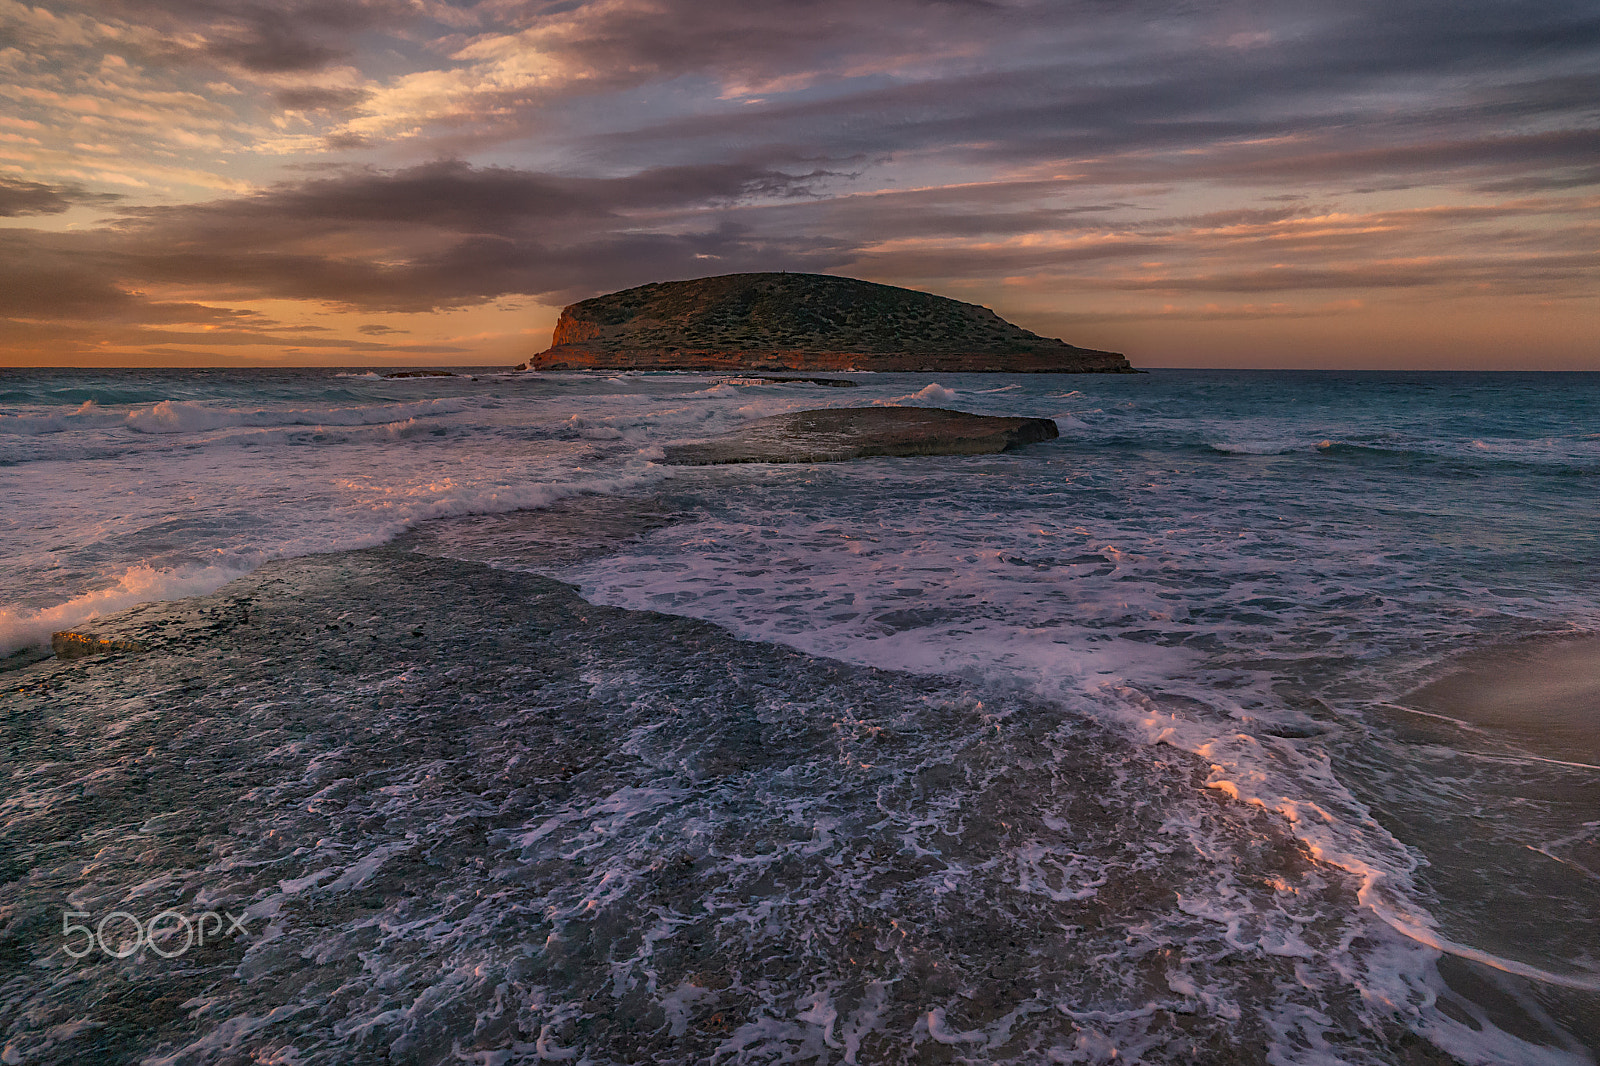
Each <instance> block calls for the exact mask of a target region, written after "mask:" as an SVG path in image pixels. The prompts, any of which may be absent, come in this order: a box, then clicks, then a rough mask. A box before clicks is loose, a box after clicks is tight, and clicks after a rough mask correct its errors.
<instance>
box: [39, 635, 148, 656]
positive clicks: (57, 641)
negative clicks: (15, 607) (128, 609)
mask: <svg viewBox="0 0 1600 1066" xmlns="http://www.w3.org/2000/svg"><path fill="white" fill-rule="evenodd" d="M50 650H51V651H53V652H55V654H56V658H57V659H81V658H83V657H84V656H85V655H108V654H110V653H111V652H135V651H144V650H145V646H144V645H143V644H141V643H139V642H138V641H136V640H114V639H111V638H109V637H97V636H95V635H94V634H93V633H76V632H73V631H72V630H62V631H61V632H59V633H51V634H50Z"/></svg>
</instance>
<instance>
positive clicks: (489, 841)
mask: <svg viewBox="0 0 1600 1066" xmlns="http://www.w3.org/2000/svg"><path fill="white" fill-rule="evenodd" d="M103 626H104V629H105V631H106V632H108V633H115V634H118V635H119V636H120V637H123V638H125V639H130V640H137V641H138V642H139V643H141V644H142V645H144V646H145V647H146V648H147V650H146V652H145V653H144V654H140V655H133V656H121V657H119V656H94V657H88V658H84V659H79V660H76V661H53V662H47V663H40V664H37V665H35V666H32V667H29V668H26V669H25V670H23V671H21V672H19V673H16V674H12V675H10V677H9V678H8V686H7V688H8V690H7V692H5V693H4V694H0V708H3V711H4V713H3V714H0V744H3V745H4V746H5V750H6V751H7V752H8V756H7V765H8V770H9V772H10V773H11V774H12V775H13V779H14V780H16V781H18V782H25V788H26V794H27V797H28V798H27V802H26V803H25V804H21V803H19V804H16V805H14V807H13V808H12V810H11V812H10V814H9V815H8V819H9V820H8V822H7V828H6V832H5V836H4V844H5V849H4V852H3V853H0V873H3V876H0V914H3V915H5V922H4V923H3V925H0V1022H3V1024H4V1026H5V1037H4V1039H5V1041H6V1045H5V1046H6V1047H7V1048H8V1049H11V1051H10V1053H9V1054H10V1055H11V1057H10V1058H8V1061H13V1060H16V1061H39V1062H68V1061H77V1062H87V1061H94V1062H98V1063H104V1064H107V1066H121V1064H131V1063H135V1062H141V1061H163V1062H172V1063H193V1064H199V1063H213V1064H220V1063H234V1062H244V1061H266V1060H272V1061H290V1059H291V1058H292V1061H295V1062H299V1063H302V1064H305V1066H332V1064H335V1063H347V1062H373V1063H376V1062H411V1063H435V1062H444V1061H455V1060H456V1059H457V1058H459V1057H460V1056H462V1055H466V1056H468V1057H476V1058H481V1059H482V1060H483V1061H493V1062H502V1061H521V1060H523V1059H528V1060H532V1059H535V1058H538V1059H573V1060H579V1059H587V1060H588V1061H594V1062H642V1061H650V1062H656V1063H662V1064H678V1063H684V1064H687V1063H702V1062H708V1061H722V1060H724V1059H726V1060H727V1061H744V1060H745V1059H760V1060H762V1061H767V1060H769V1059H773V1058H777V1057H780V1056H786V1057H789V1058H801V1057H806V1055H803V1054H802V1053H803V1052H806V1049H808V1048H809V1049H810V1052H808V1053H806V1054H808V1055H809V1056H810V1057H819V1056H821V1055H823V1054H824V1052H823V1051H822V1049H823V1048H824V1047H825V1046H826V1042H827V1041H828V1040H830V1039H831V1040H833V1041H834V1042H835V1043H840V1042H844V1043H848V1045H849V1046H850V1047H852V1048H854V1049H856V1051H857V1052H858V1054H859V1057H860V1060H861V1061H874V1062H879V1061H881V1062H909V1061H926V1060H927V1055H928V1053H929V1052H930V1050H933V1051H942V1050H945V1048H946V1045H948V1044H950V1042H951V1040H952V1039H955V1038H959V1040H961V1041H965V1042H967V1043H968V1044H969V1045H971V1046H972V1047H975V1048H976V1047H981V1048H982V1049H983V1051H984V1054H983V1058H984V1060H985V1061H993V1062H1033V1061H1044V1059H1045V1058H1046V1057H1047V1054H1048V1053H1052V1049H1056V1050H1059V1049H1066V1050H1068V1051H1070V1050H1071V1049H1075V1048H1076V1049H1080V1050H1081V1049H1084V1048H1088V1049H1090V1050H1095V1049H1102V1050H1104V1049H1110V1048H1113V1047H1119V1046H1120V1047H1128V1046H1132V1047H1136V1048H1139V1049H1140V1053H1141V1055H1142V1056H1143V1057H1144V1059H1145V1060H1146V1061H1150V1062H1171V1063H1178V1062H1185V1063H1190V1062H1222V1061H1228V1062H1234V1063H1260V1062H1264V1061H1265V1060H1264V1054H1265V1049H1266V1047H1267V1045H1268V1043H1269V1038H1270V1035H1271V1033H1272V1031H1273V1030H1272V1026H1273V1025H1274V1024H1275V1019H1276V1018H1277V1016H1278V1015H1277V1012H1278V1011H1279V1010H1280V1009H1281V1008H1282V1007H1283V1004H1282V1002H1281V997H1283V996H1291V997H1293V998H1294V999H1295V1000H1296V1001H1297V1002H1298V1001H1299V1000H1304V1007H1303V1009H1306V1010H1311V1009H1316V1010H1319V1011H1323V1012H1325V1015H1326V1018H1328V1019H1332V1020H1325V1021H1324V1022H1323V1023H1322V1025H1323V1026H1331V1027H1335V1028H1339V1029H1341V1031H1342V1033H1343V1038H1344V1039H1347V1040H1352V1041H1355V1040H1359V1041H1360V1042H1361V1044H1362V1045H1363V1046H1365V1047H1369V1048H1372V1047H1376V1048H1380V1049H1387V1052H1388V1054H1389V1055H1401V1054H1406V1053H1411V1052H1416V1053H1418V1054H1419V1055H1420V1057H1415V1059H1414V1061H1427V1062H1444V1061H1446V1060H1445V1059H1444V1058H1443V1057H1440V1056H1437V1055H1434V1054H1432V1049H1429V1048H1426V1046H1425V1045H1421V1042H1420V1041H1418V1040H1417V1038H1415V1037H1413V1036H1411V1035H1410V1034H1409V1033H1407V1032H1406V1031H1405V1030H1404V1029H1403V1028H1402V1027H1400V1026H1398V1025H1390V1026H1382V1027H1379V1028H1378V1029H1375V1030H1374V1029H1371V1028H1368V1027H1367V1026H1366V1025H1365V1024H1364V1023H1363V1022H1362V1021H1361V1018H1360V1014H1359V1008H1360V1005H1361V1003H1362V1000H1361V998H1360V994H1359V992H1358V990H1357V989H1356V988H1355V987H1354V986H1353V985H1349V984H1345V983H1344V982H1342V981H1341V980H1339V979H1337V978H1334V977H1330V978H1328V979H1326V980H1323V979H1321V978H1319V979H1318V980H1317V981H1316V982H1315V983H1316V984H1317V985H1318V986H1319V988H1318V990H1317V991H1316V992H1314V993H1313V992H1312V991H1310V990H1309V989H1308V988H1307V987H1306V985H1307V983H1308V982H1307V979H1306V978H1305V976H1304V974H1300V976H1299V977H1297V973H1300V971H1299V970H1297V966H1299V965H1300V962H1299V960H1298V959H1295V958H1290V957H1284V956H1283V955H1282V954H1281V953H1278V954H1274V952H1273V949H1272V945H1271V944H1267V945H1265V946H1257V945H1256V944H1255V942H1254V940H1250V941H1246V942H1239V941H1236V940H1230V939H1229V935H1230V934H1229V932H1228V927H1226V926H1225V925H1222V924H1215V923H1197V922H1196V919H1195V918H1194V917H1193V916H1192V914H1190V913H1189V911H1188V910H1186V908H1190V909H1192V906H1193V904H1192V902H1191V901H1193V900H1195V899H1205V898H1209V896H1210V895H1211V894H1213V893H1214V891H1215V886H1214V884H1213V882H1214V879H1215V878H1216V877H1217V869H1216V867H1215V865H1214V863H1215V859H1214V858H1213V857H1212V856H1210V855H1209V854H1202V853H1200V852H1197V851H1195V850H1194V849H1183V848H1176V847H1175V845H1174V837H1173V836H1172V832H1173V830H1172V826H1173V825H1174V824H1175V820H1180V819H1181V820H1184V824H1192V825H1194V826H1195V827H1196V829H1195V831H1196V832H1203V833H1205V834H1206V835H1207V838H1208V839H1210V840H1212V841H1213V845H1212V846H1213V847H1214V848H1225V849H1232V848H1235V847H1236V848H1237V849H1239V850H1238V851H1237V855H1236V859H1235V860H1234V861H1236V862H1237V863H1238V866H1237V867H1230V868H1232V869H1236V870H1237V872H1238V878H1237V880H1236V881H1230V883H1232V884H1233V885H1234V887H1233V888H1232V889H1230V891H1231V892H1232V893H1233V895H1232V896H1231V897H1230V901H1231V904H1232V905H1236V906H1239V907H1248V908H1251V909H1253V911H1254V912H1256V913H1261V914H1270V913H1274V910H1273V909H1274V908H1277V907H1280V906H1282V905H1283V904H1282V900H1284V899H1291V900H1294V901H1297V902H1298V901H1300V900H1301V899H1304V900H1305V907H1306V910H1307V913H1308V914H1316V913H1318V912H1338V913H1344V912H1346V911H1348V910H1349V909H1350V908H1351V907H1353V906H1354V903H1353V900H1354V893H1355V891H1356V889H1357V887H1358V886H1357V884H1356V882H1355V880H1354V879H1353V878H1350V877H1347V876H1345V875H1344V874H1343V873H1342V872H1341V871H1338V870H1337V869H1334V868H1331V867H1327V866H1323V865H1322V864H1319V863H1316V862H1315V861H1313V860H1312V859H1311V858H1310V857H1309V856H1308V855H1306V853H1305V851H1304V849H1303V848H1302V847H1301V846H1300V845H1299V844H1297V843H1296V842H1295V841H1294V840H1293V838H1292V837H1291V836H1290V835H1289V834H1288V833H1287V832H1286V831H1285V830H1284V828H1283V827H1282V825H1281V824H1280V823H1279V821H1278V820H1277V819H1275V818H1274V817H1273V816H1272V815H1270V814H1269V813H1267V812H1264V811H1261V810H1258V809H1255V808H1252V807H1250V806H1248V805H1245V804H1240V803H1229V802H1222V801H1218V800H1216V799H1212V798H1209V797H1206V796H1203V795H1201V790H1200V789H1199V782H1200V781H1202V780H1203V778H1204V775H1205V771H1206V767H1205V765H1204V763H1203V762H1202V761H1201V760H1198V759H1195V758H1193V757H1191V756H1188V755H1185V754H1183V753H1181V752H1178V751H1175V750H1174V749H1171V748H1164V747H1161V746H1148V747H1147V746H1139V745H1135V744H1133V743H1132V742H1130V741H1128V740H1125V739H1122V738H1120V737H1119V736H1118V735H1116V734H1114V733H1113V732H1111V731H1108V730H1106V729H1105V728H1103V727H1101V726H1098V725H1096V724H1095V723H1093V722H1091V721H1089V720H1087V719H1085V718H1082V717H1080V716H1077V715H1075V714H1072V713H1069V712H1066V711H1064V710H1062V709H1061V708H1058V707H1051V706H1048V705H1042V704H1038V703H1030V702H1027V701H1026V700H1023V699H1020V698H1017V697H1014V696H1007V695H1003V694H1002V695H997V694H993V693H975V692H972V691H969V690H968V688H967V687H966V686H965V684H964V683H963V682H961V681H960V680H957V679H951V678H941V677H917V676H912V675H906V674H898V673H893V672H888V671H881V670H873V669H868V668H864V667H853V666H848V665H844V664H841V663H837V662H830V661H827V660H819V659H814V658H811V657H808V656H806V655H803V654H801V653H799V652H796V651H793V650H790V649H787V648H783V647H779V646H773V645H768V644H760V643H755V642H750V641H741V640H736V639H734V638H733V637H732V636H730V635H729V634H728V633H726V632H725V631H723V630H721V629H718V628H717V627H715V626H712V625H709V624H706V623H703V622H698V621H694V620H691V619H687V618H681V617H673V616H669V615H662V614H655V613H650V612H638V611H626V610H620V609H616V608H610V607H603V606H597V605H594V604H590V603H586V602H585V601H583V600H582V599H580V598H579V597H578V595H577V594H576V593H575V592H574V591H573V590H572V589H571V588H570V587H568V586H566V585H563V584H561V583H559V582H557V581H554V580H551V579H548V578H544V577H538V576H535V575H532V574H525V573H515V572H509V571H504V570H495V569H491V568H489V567H486V566H481V565H478V564H473V563H463V562H457V561H453V560H448V559H438V558H429V557H426V556H422V555H417V554H413V553H409V552H404V551H399V550H396V549H394V548H378V549H367V550H362V551H354V552H346V553H340V554H335V555H324V556H312V557H307V558H300V559H293V560H286V561H281V562H275V563H270V564H268V565H266V566H264V567H262V568H261V569H260V570H258V571H257V572H256V573H255V574H253V575H251V576H249V577H247V578H243V579H241V580H239V581H236V582H234V583H233V584H231V585H229V586H227V587H226V588H224V589H222V590H220V591H219V592H218V593H216V594H215V595H212V596H207V597H201V598H197V599H192V600H185V601H179V602H175V603H168V604H161V605H151V606H148V607H143V608H137V609H135V610H133V611H129V612H126V613H124V614H123V615H120V616H116V617H113V618H108V619H106V620H105V621H104V623H103ZM1228 842H1232V843H1228ZM1041 863H1043V864H1044V865H1040V864H1041ZM1052 863H1053V864H1055V865H1052ZM1058 866H1059V869H1058V868H1057V867H1058ZM1035 868H1037V872H1035ZM1047 877H1049V878H1054V879H1055V880H1054V881H1048V880H1047ZM1289 892H1293V893H1296V894H1297V895H1293V896H1288V895H1285V894H1286V893H1289ZM66 901H70V908H68V909H71V910H72V911H74V912H76V913H80V914H85V915H87V916H88V917H87V918H84V919H76V920H78V921H87V922H88V923H89V924H90V925H91V926H92V925H94V924H95V923H97V922H99V921H100V920H101V919H103V918H104V917H105V916H107V915H109V914H111V913H113V912H125V913H127V914H129V915H132V917H133V920H148V919H151V918H152V917H153V916H156V915H157V914H159V913H162V912H164V911H171V912H175V913H176V915H177V916H178V917H182V916H187V915H190V914H192V913H193V912H196V911H215V912H218V913H222V912H226V913H227V914H229V915H230V916H237V917H238V918H239V921H240V923H241V927H242V929H243V932H236V931H234V930H233V929H228V930H227V935H223V936H220V937H217V936H213V937H212V938H210V939H207V940H206V941H205V942H204V944H203V945H201V946H190V947H185V946H184V944H183V941H182V937H181V935H180V933H179V931H180V930H181V928H182V927H181V925H180V924H179V923H178V921H177V919H176V918H169V919H166V920H165V921H164V924H163V925H162V927H161V928H162V930H163V931H164V933H170V934H171V935H170V936H163V938H162V939H160V940H158V941H157V946H159V947H160V948H161V949H162V950H161V952H159V953H157V952H154V951H150V950H142V951H139V952H137V953H134V954H131V955H130V956H129V957H127V958H115V957H112V956H111V955H110V954H103V953H101V952H99V951H98V950H96V951H94V952H92V953H90V954H88V955H87V956H86V957H83V958H73V957H70V956H69V954H68V953H67V952H66V951H65V950H64V942H63V939H62V937H63V932H62V928H63V927H62V912H63V909H64V908H65V907H66V906H67V903H66ZM118 921H119V922H123V924H124V925H126V922H125V920H123V919H118ZM1130 929H1137V930H1141V933H1140V936H1141V937H1142V938H1144V939H1143V940H1142V941H1141V942H1150V943H1165V942H1180V941H1181V942H1182V943H1184V944H1185V945H1186V951H1185V955H1184V956H1183V957H1180V956H1179V955H1178V954H1177V953H1176V952H1154V953H1149V954H1142V955H1139V956H1137V958H1136V959H1132V960H1130V958H1129V956H1128V950H1129V949H1128V943H1129V936H1130V934H1129V930H1130ZM124 932H129V934H130V935H131V931H130V930H126V929H124V928H122V927H121V926H117V927H112V928H110V929H109V930H108V932H107V936H108V937H110V938H111V939H112V940H113V941H118V937H119V936H121V934H122V933H124ZM1302 935H1307V936H1315V931H1314V929H1313V930H1311V931H1308V932H1303V933H1302ZM113 946H115V944H113ZM1195 987H1200V988H1205V989H1208V990H1213V991H1215V992H1216V993H1217V996H1218V998H1217V999H1216V1001H1215V1002H1216V1005H1215V1006H1213V1005H1212V1004H1213V1001H1212V1000H1211V999H1210V998H1207V999H1201V998H1198V997H1196V996H1193V995H1187V994H1185V993H1183V992H1181V991H1174V989H1192V988H1195ZM819 990H822V991H820V992H819ZM1285 990H1288V991H1285ZM1058 1005H1059V1006H1058ZM1321 1016H1323V1015H1319V1017H1321ZM1339 1019H1346V1020H1345V1021H1340V1020H1339ZM951 1034H954V1035H955V1036H954V1037H952V1036H951ZM1419 1045H1421V1046H1419ZM290 1048H292V1049H294V1053H293V1055H292V1056H290V1055H289V1054H288V1049H290ZM1063 1053H1065V1052H1063ZM1107 1053H1108V1054H1109V1052H1107ZM1381 1053H1382V1052H1380V1054H1381ZM1080 1058H1081V1056H1080ZM941 1061H942V1060H941ZM1068 1061H1070V1060H1068ZM1407 1061H1412V1060H1411V1059H1408V1060H1407Z"/></svg>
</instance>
